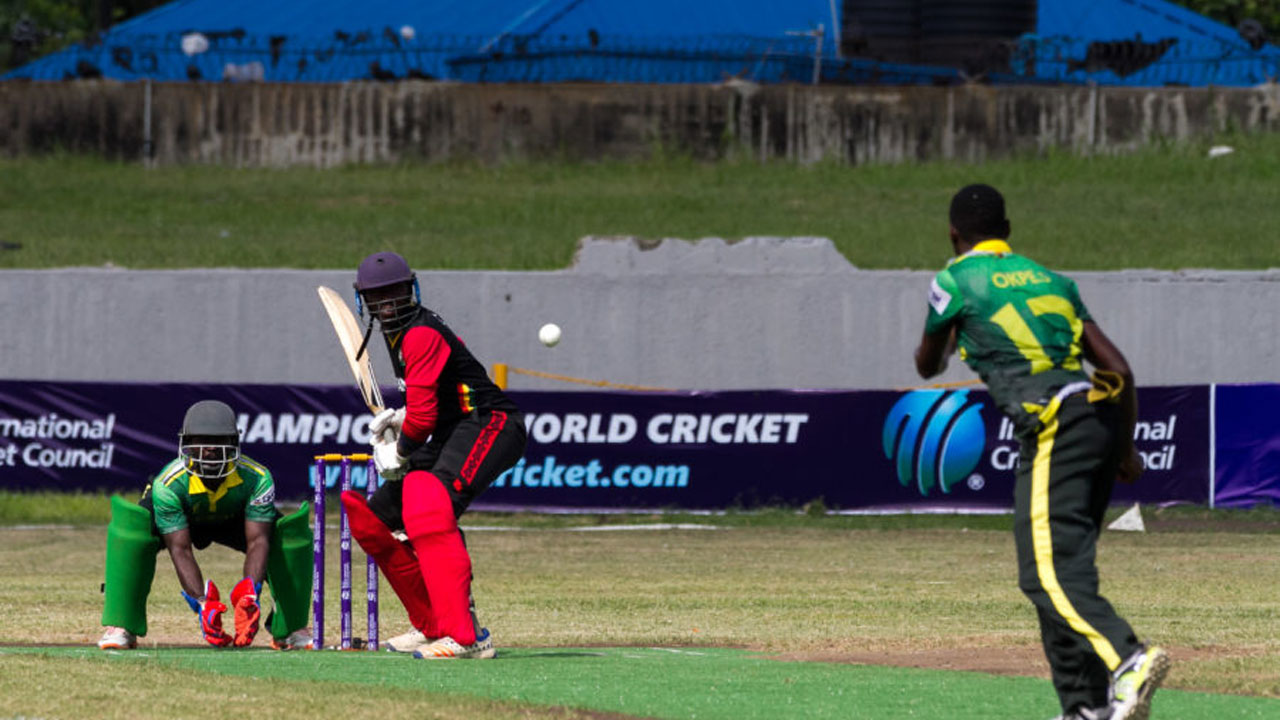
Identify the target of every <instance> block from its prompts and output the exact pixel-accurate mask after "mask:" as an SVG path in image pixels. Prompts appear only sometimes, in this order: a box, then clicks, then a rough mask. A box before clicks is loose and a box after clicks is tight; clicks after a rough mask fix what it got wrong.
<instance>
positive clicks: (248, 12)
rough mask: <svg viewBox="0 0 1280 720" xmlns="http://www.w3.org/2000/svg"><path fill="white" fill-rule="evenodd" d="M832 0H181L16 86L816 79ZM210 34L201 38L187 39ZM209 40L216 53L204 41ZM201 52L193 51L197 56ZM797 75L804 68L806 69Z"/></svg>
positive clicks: (24, 72)
mask: <svg viewBox="0 0 1280 720" xmlns="http://www.w3.org/2000/svg"><path fill="white" fill-rule="evenodd" d="M838 5H839V4H838V2H835V3H833V2H831V0H789V1H788V2H785V3H778V2H770V0H693V1H690V0H644V1H643V2H633V3H628V2H619V1H618V0H425V1H423V2H405V0H363V1H362V2H359V3H352V2H346V1H345V0H312V1H311V2H308V3H292V2H275V3H262V2H259V1H257V0H175V1H174V2H171V3H169V4H167V5H164V6H161V7H159V8H157V9H155V10H153V11H151V12H149V13H146V14H144V15H141V16H139V17H137V18H134V19H133V20H130V21H128V22H125V23H121V24H120V25H117V26H115V27H113V28H112V29H111V30H110V31H108V32H107V33H105V34H103V35H102V36H101V37H100V38H98V39H97V40H96V41H94V42H90V43H84V44H80V45H77V46H74V47H70V48H66V49H65V50H63V51H60V52H58V53H54V54H52V55H49V56H47V57H45V58H42V59H40V60H36V61H35V62H32V63H30V64H28V65H25V66H23V67H21V68H18V69H16V70H13V71H11V72H9V73H8V74H6V75H5V76H4V78H5V79H16V78H30V79H41V80H52V79H63V78H69V77H94V76H98V75H100V76H102V77H108V78H114V79H119V80H136V79H141V78H152V79H158V80H189V79H192V80H223V79H255V80H266V81H283V82H332V81H341V80H357V79H392V78H405V77H424V78H440V79H459V80H472V81H486V80H488V81H497V80H502V81H525V82H562V81H567V80H594V81H626V82H717V81H720V80H723V79H725V78H726V77H741V78H746V79H752V80H757V81H765V82H768V81H785V80H794V81H807V80H809V79H810V78H811V75H812V67H813V65H814V60H815V59H817V60H819V63H818V64H819V65H821V59H822V58H833V57H835V55H836V54H837V50H836V48H837V46H838V40H837V38H836V37H835V33H834V32H833V31H832V29H833V28H837V27H839V20H838V17H834V16H833V12H834V11H838ZM196 33H198V34H199V36H200V38H202V40H197V41H190V40H189V41H188V44H187V48H186V49H187V51H186V52H184V43H183V40H184V38H190V37H192V36H193V35H194V34H196ZM206 44H207V48H206V47H203V45H206ZM196 49H199V50H201V51H200V52H190V51H191V50H196ZM793 66H794V67H793Z"/></svg>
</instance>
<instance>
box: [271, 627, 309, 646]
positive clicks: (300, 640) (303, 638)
mask: <svg viewBox="0 0 1280 720" xmlns="http://www.w3.org/2000/svg"><path fill="white" fill-rule="evenodd" d="M311 645H312V639H311V628H301V629H299V630H294V631H293V632H291V633H289V634H288V635H287V636H285V637H282V638H271V649H272V650H310V649H311Z"/></svg>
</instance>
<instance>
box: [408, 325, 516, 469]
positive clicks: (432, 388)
mask: <svg viewBox="0 0 1280 720" xmlns="http://www.w3.org/2000/svg"><path fill="white" fill-rule="evenodd" d="M383 337H384V338H385V339H386V341H387V349H388V350H389V351H390V352H391V365H392V367H393V368H394V369H395V373H396V377H397V378H399V379H400V381H401V384H402V385H403V387H404V407H405V417H404V424H403V425H402V426H401V429H400V452H401V454H402V455H408V454H409V453H410V452H411V451H412V450H414V449H416V448H417V447H418V446H420V445H421V444H422V443H424V442H426V440H427V438H429V437H430V436H431V435H433V434H436V435H439V436H441V437H444V436H447V435H448V434H449V433H451V432H452V431H453V427H454V426H455V425H457V424H458V422H459V421H460V420H462V419H463V418H464V417H466V416H468V415H470V414H471V413H473V412H485V411H492V410H501V411H504V412H519V408H517V407H516V404H515V403H513V402H512V401H511V399H510V398H508V397H507V396H506V395H505V394H504V393H503V392H502V390H501V389H499V388H498V386H497V385H495V384H494V383H493V381H492V380H490V379H489V374H488V373H487V372H485V369H484V366H483V365H481V364H480V361H479V360H476V358H475V356H474V355H472V354H471V351H470V350H468V349H467V346H466V345H464V344H463V342H462V341H461V340H459V339H458V336H457V335H455V334H454V333H453V331H452V330H450V329H449V326H448V325H445V324H444V320H442V319H440V316H439V315H437V314H435V313H434V312H432V311H431V310H429V309H427V308H425V307H420V308H418V314H417V315H416V316H415V317H414V319H413V321H412V322H410V324H409V326H408V327H407V328H406V329H404V330H402V331H401V332H399V333H396V334H391V335H384V336H383Z"/></svg>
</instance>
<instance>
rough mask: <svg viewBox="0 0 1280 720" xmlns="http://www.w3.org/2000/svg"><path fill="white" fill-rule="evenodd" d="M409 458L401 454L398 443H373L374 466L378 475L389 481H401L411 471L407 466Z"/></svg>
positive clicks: (377, 441) (379, 441)
mask: <svg viewBox="0 0 1280 720" xmlns="http://www.w3.org/2000/svg"><path fill="white" fill-rule="evenodd" d="M407 461H408V458H406V457H405V456H403V455H401V454H400V449H399V448H398V447H397V446H396V442H395V441H392V442H384V441H382V440H374V441H373V464H374V467H376V468H378V474H379V475H381V476H382V477H383V478H385V479H387V480H400V479H401V478H403V477H404V474H405V473H406V472H408V471H409V468H408V467H406V466H405V462H407Z"/></svg>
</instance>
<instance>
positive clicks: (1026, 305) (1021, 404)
mask: <svg viewBox="0 0 1280 720" xmlns="http://www.w3.org/2000/svg"><path fill="white" fill-rule="evenodd" d="M1089 319H1090V317H1089V311H1088V310H1086V309H1085V306H1084V303H1083V302H1082V301H1081V300H1080V292H1079V290H1077V289H1076V284H1075V282H1073V281H1072V280H1070V279H1069V278H1066V277H1063V276H1061V275H1059V274H1057V273H1055V272H1052V271H1050V270H1047V269H1045V268H1044V267H1043V266H1041V265H1040V264H1038V263H1036V262H1035V261H1033V260H1031V259H1029V258H1026V257H1023V256H1021V255H1018V254H1016V253H1014V252H1013V250H1012V249H1010V247H1009V245H1008V243H1006V242H1005V241H1003V240H987V241H985V242H981V243H978V245H976V246H975V247H974V248H973V249H972V250H970V251H969V252H967V253H965V254H964V255H961V256H960V257H957V258H955V259H953V260H952V261H951V262H950V263H949V264H948V265H947V267H946V268H944V269H943V270H942V271H941V272H939V273H938V274H937V275H935V276H934V278H933V283H932V285H931V286H930V288H929V317H928V320H927V321H926V322H925V332H927V333H929V334H931V335H932V334H937V333H942V332H946V331H947V330H949V329H951V328H952V327H954V328H956V331H957V337H958V340H959V350H960V357H961V358H963V359H964V361H965V362H966V363H968V364H969V367H971V368H973V369H974V371H975V372H977V373H978V375H979V376H980V377H981V378H982V380H983V382H985V383H986V384H987V390H988V391H990V393H991V397H992V399H993V400H994V401H995V403H996V405H997V406H998V407H999V408H1000V409H1001V410H1002V411H1004V413H1005V414H1007V415H1009V417H1010V418H1012V419H1013V420H1014V422H1015V424H1016V425H1017V426H1018V427H1019V429H1023V430H1025V429H1028V428H1031V427H1034V420H1035V414H1036V411H1035V410H1033V409H1032V408H1030V407H1028V405H1039V406H1044V405H1047V404H1048V402H1049V400H1050V399H1052V398H1053V396H1054V395H1055V394H1057V392H1058V391H1059V390H1060V389H1062V387H1063V386H1065V385H1068V384H1070V383H1076V382H1082V381H1086V382H1087V381H1088V376H1087V375H1086V374H1085V372H1084V368H1083V367H1082V366H1081V364H1080V357H1081V345H1080V335H1081V333H1082V332H1083V330H1084V322H1085V321H1087V320H1089Z"/></svg>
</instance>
